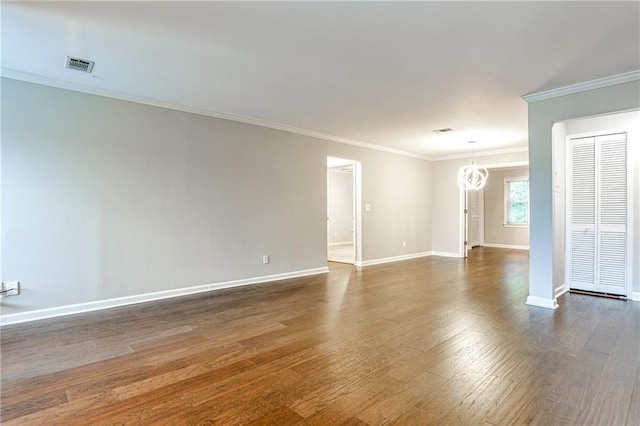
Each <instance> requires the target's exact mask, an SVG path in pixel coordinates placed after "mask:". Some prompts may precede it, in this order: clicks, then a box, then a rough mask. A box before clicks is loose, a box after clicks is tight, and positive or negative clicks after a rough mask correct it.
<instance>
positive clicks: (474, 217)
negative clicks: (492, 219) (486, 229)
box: [467, 190, 480, 248]
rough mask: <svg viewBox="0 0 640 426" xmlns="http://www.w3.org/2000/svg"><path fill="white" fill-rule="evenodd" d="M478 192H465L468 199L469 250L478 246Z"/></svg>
mask: <svg viewBox="0 0 640 426" xmlns="http://www.w3.org/2000/svg"><path fill="white" fill-rule="evenodd" d="M479 192H480V191H479V190H478V191H467V197H468V204H467V205H468V206H469V212H468V216H467V217H468V220H469V228H468V229H469V232H468V246H469V248H473V247H477V246H479V245H480V194H479Z"/></svg>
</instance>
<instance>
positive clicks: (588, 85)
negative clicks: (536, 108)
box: [522, 70, 640, 103]
mask: <svg viewBox="0 0 640 426" xmlns="http://www.w3.org/2000/svg"><path fill="white" fill-rule="evenodd" d="M636 80H640V70H636V71H630V72H626V73H623V74H617V75H612V76H609V77H604V78H598V79H596V80H591V81H585V82H582V83H577V84H571V85H569V86H564V87H558V88H557V89H550V90H544V91H542V92H533V93H528V94H526V95H523V96H522V99H523V100H524V101H525V102H527V103H531V102H538V101H544V100H547V99H552V98H557V97H560V96H566V95H571V94H574V93H580V92H586V91H588V90H594V89H600V88H602V87H608V86H614V85H616V84H622V83H628V82H630V81H636Z"/></svg>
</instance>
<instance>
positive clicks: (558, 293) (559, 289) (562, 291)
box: [553, 283, 569, 299]
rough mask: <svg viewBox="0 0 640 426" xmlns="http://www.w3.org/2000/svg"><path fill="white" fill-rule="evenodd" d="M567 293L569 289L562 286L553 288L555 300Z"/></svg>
mask: <svg viewBox="0 0 640 426" xmlns="http://www.w3.org/2000/svg"><path fill="white" fill-rule="evenodd" d="M567 291H569V288H568V287H567V286H566V285H565V284H564V283H562V284H560V285H559V286H558V287H556V288H555V290H554V293H553V294H554V295H555V297H556V299H557V298H558V297H560V296H562V295H563V294H565V293H566V292H567Z"/></svg>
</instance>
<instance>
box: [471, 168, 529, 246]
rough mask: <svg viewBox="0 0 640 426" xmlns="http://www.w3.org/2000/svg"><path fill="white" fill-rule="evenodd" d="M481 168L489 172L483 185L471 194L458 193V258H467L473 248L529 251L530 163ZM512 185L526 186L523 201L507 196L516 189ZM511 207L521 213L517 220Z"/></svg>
mask: <svg viewBox="0 0 640 426" xmlns="http://www.w3.org/2000/svg"><path fill="white" fill-rule="evenodd" d="M483 166H484V167H486V168H487V170H488V171H489V178H488V179H487V184H486V186H485V187H484V188H482V189H480V190H474V191H471V190H470V191H464V190H462V189H461V190H460V207H461V208H460V219H459V224H460V237H461V238H460V246H459V254H460V257H462V258H468V257H469V255H470V254H472V253H473V251H472V249H473V248H474V247H490V248H501V249H515V250H528V249H529V208H528V199H529V197H528V192H529V191H528V187H529V185H528V180H529V163H528V162H527V161H521V162H513V163H498V164H483ZM514 182H516V183H519V184H520V185H524V186H525V187H526V192H522V191H520V192H519V195H521V196H522V197H523V198H518V199H511V197H510V195H509V194H510V193H511V192H515V191H512V189H515V188H516V186H517V185H515V184H514ZM512 186H513V188H512ZM510 206H511V207H519V208H520V210H521V213H522V214H521V215H519V216H518V217H517V219H518V220H517V221H514V219H515V218H514V217H512V216H513V215H512V214H510V213H512V211H511V210H510V208H509V207H510Z"/></svg>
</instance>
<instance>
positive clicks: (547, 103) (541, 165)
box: [528, 80, 640, 306]
mask: <svg viewBox="0 0 640 426" xmlns="http://www.w3.org/2000/svg"><path fill="white" fill-rule="evenodd" d="M638 93H640V82H639V81H637V80H636V81H632V82H628V83H622V84H616V85H612V86H608V87H604V88H599V89H594V90H588V91H584V92H580V93H575V94H571V95H565V96H559V97H556V98H552V99H547V100H541V101H537V102H531V103H529V176H530V184H531V236H530V251H529V299H528V301H529V302H530V303H534V304H544V305H545V306H553V303H554V302H555V294H554V293H555V289H554V277H553V275H554V250H553V248H554V235H553V234H554V232H553V221H554V220H553V218H554V210H553V164H552V158H553V146H552V139H553V138H552V127H553V125H554V123H557V122H561V121H566V120H571V119H575V118H579V117H588V116H594V115H601V114H610V113H614V112H619V111H628V110H632V109H637V108H638V107H640V98H639V97H638Z"/></svg>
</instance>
